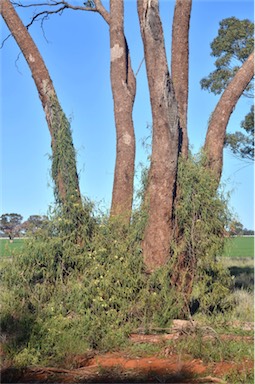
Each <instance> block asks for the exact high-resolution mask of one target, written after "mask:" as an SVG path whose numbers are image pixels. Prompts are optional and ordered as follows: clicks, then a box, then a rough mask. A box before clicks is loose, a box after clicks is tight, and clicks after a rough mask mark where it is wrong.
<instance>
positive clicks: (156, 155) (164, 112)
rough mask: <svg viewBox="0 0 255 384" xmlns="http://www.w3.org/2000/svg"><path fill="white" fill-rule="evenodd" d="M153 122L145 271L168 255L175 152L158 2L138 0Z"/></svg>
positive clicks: (170, 89)
mask: <svg viewBox="0 0 255 384" xmlns="http://www.w3.org/2000/svg"><path fill="white" fill-rule="evenodd" d="M138 15H139V21H140V29H141V35H142V39H143V44H144V54H145V62H146V70H147V77H148V83H149V90H150V100H151V107H152V119H153V136H152V156H151V166H150V171H149V179H148V187H147V191H146V197H145V200H146V202H147V204H148V219H147V224H146V228H145V234H144V240H143V244H142V247H143V257H144V262H145V264H146V266H147V269H148V271H153V270H154V269H156V268H157V267H160V266H162V265H164V264H165V263H166V262H167V261H168V258H169V256H170V241H171V236H172V230H173V228H172V220H173V204H174V199H175V192H176V175H177V159H178V153H179V121H178V109H177V101H176V99H175V96H174V90H173V85H172V81H171V78H170V75H169V70H168V65H167V59H166V52H165V44H164V37H163V30H162V24H161V20H160V16H159V9H158V0H138Z"/></svg>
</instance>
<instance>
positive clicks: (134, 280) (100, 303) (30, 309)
mask: <svg viewBox="0 0 255 384" xmlns="http://www.w3.org/2000/svg"><path fill="white" fill-rule="evenodd" d="M201 161H202V160H201ZM201 161H200V160H199V161H198V160H195V159H192V160H190V161H189V162H188V163H187V164H186V165H185V166H184V164H182V163H180V178H179V186H180V187H181V191H182V192H181V194H180V195H179V204H178V207H177V211H176V212H177V213H178V218H179V219H178V220H179V221H178V225H179V227H181V228H182V243H181V249H188V252H190V253H189V255H192V257H195V258H196V260H197V261H196V265H197V274H196V279H195V286H194V290H193V293H192V300H193V301H194V300H197V301H198V302H199V305H200V310H202V311H207V312H208V311H211V310H212V307H213V309H214V310H216V309H217V308H220V309H221V310H223V309H224V308H225V307H224V305H223V304H224V300H225V298H226V294H227V293H228V288H226V286H227V285H228V276H227V274H225V272H224V271H222V269H221V267H220V265H219V264H217V263H216V262H215V259H216V256H217V255H218V252H220V250H221V249H222V248H221V247H222V245H223V242H222V238H221V235H222V233H223V229H224V224H223V222H225V219H226V213H225V211H224V209H225V208H224V207H225V205H224V204H225V203H224V202H223V201H222V199H221V196H220V195H218V194H217V193H216V192H215V189H213V188H215V183H214V182H213V180H212V178H211V177H210V175H209V174H207V173H206V172H205V171H204V170H202V169H201ZM212 189H213V190H214V193H212ZM70 199H72V196H70ZM141 205H143V202H142V203H141ZM207 205H208V206H207ZM73 207H74V209H73ZM81 210H82V213H81V216H80V219H79V215H78V214H79V210H78V209H77V207H76V206H75V204H70V205H69V209H68V210H66V209H65V206H64V207H63V206H59V205H58V206H57V208H56V209H55V210H53V211H52V212H51V213H50V215H49V221H48V222H47V226H45V227H42V228H40V229H38V230H37V231H36V232H35V233H34V236H33V237H32V238H30V239H28V240H27V241H26V242H25V246H24V248H23V250H22V254H21V255H15V257H14V258H13V261H12V263H6V265H5V268H4V269H3V270H2V287H3V289H2V291H1V295H2V300H1V302H2V306H3V316H2V319H1V322H2V327H3V330H4V333H5V334H6V335H7V340H8V343H7V344H6V345H7V349H8V351H9V354H10V355H15V356H16V357H15V361H16V363H17V364H18V365H20V366H22V365H25V364H37V363H40V364H41V363H51V364H57V363H59V362H60V361H63V360H65V359H66V358H67V357H68V356H70V355H73V354H76V353H78V354H80V353H84V352H85V351H87V350H88V349H99V350H104V351H106V350H110V349H111V350H112V349H116V348H119V347H120V346H122V345H123V344H126V343H127V339H128V335H129V334H130V333H131V332H132V331H134V330H135V329H137V328H138V327H141V328H143V329H144V331H145V332H146V331H147V330H149V329H150V328H151V327H161V328H162V327H169V326H170V325H171V322H172V319H174V318H178V317H180V316H183V307H184V306H185V304H186V303H185V300H184V297H183V295H182V294H181V293H180V292H179V291H178V290H177V289H176V287H174V286H172V284H171V274H172V270H173V267H174V264H175V261H176V257H178V254H179V251H180V245H178V246H176V245H175V246H174V245H173V257H172V258H171V259H170V260H169V263H168V265H166V266H165V267H162V268H160V269H158V270H156V271H155V272H154V273H152V274H151V275H148V274H146V272H145V268H144V264H143V258H142V250H141V240H142V237H143V232H144V225H145V222H146V211H144V210H143V209H141V208H140V209H139V208H137V210H135V211H134V213H133V217H132V221H131V225H130V226H125V225H123V223H122V221H121V219H119V218H114V219H109V218H108V217H106V216H104V215H99V214H98V215H95V213H94V211H93V204H91V203H90V202H88V201H84V203H83V207H82V208H81ZM84 212H86V215H84ZM77 213H78V214H77ZM78 219H79V220H80V221H79V223H80V225H79V226H78V225H77V220H78ZM201 224H202V225H201ZM77 239H78V240H79V241H77ZM216 307H217V308H216ZM21 325H22V326H21ZM18 330H19V331H18Z"/></svg>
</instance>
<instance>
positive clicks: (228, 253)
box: [0, 236, 254, 257]
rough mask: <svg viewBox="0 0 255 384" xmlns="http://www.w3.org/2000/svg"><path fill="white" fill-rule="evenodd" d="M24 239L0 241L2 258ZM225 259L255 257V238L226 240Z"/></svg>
mask: <svg viewBox="0 0 255 384" xmlns="http://www.w3.org/2000/svg"><path fill="white" fill-rule="evenodd" d="M23 244H24V239H14V240H13V243H10V241H9V240H8V239H0V256H4V257H8V256H12V255H13V253H16V252H20V251H21V250H22V246H23ZM222 256H224V257H254V237H253V236H251V237H241V236H240V237H239V236H238V237H231V238H229V239H227V240H226V246H225V250H224V254H223V255H222Z"/></svg>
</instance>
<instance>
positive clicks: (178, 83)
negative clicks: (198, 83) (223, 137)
mask: <svg viewBox="0 0 255 384" xmlns="http://www.w3.org/2000/svg"><path fill="white" fill-rule="evenodd" d="M191 4H192V0H185V1H183V0H176V3H175V9H174V19H173V27H172V55H171V75H172V79H173V85H174V92H175V97H176V100H177V102H178V111H179V119H180V128H181V134H182V147H181V152H182V154H183V156H184V157H185V158H187V157H188V150H189V142H188V132H187V113H188V91H189V25H190V13H191Z"/></svg>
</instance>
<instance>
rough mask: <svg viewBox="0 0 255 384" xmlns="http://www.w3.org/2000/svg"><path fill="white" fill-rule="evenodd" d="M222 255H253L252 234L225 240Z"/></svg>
mask: <svg viewBox="0 0 255 384" xmlns="http://www.w3.org/2000/svg"><path fill="white" fill-rule="evenodd" d="M222 256H224V257H253V256H254V236H249V237H246V236H237V237H231V238H229V239H227V240H226V245H225V250H224V253H223V255H222Z"/></svg>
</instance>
